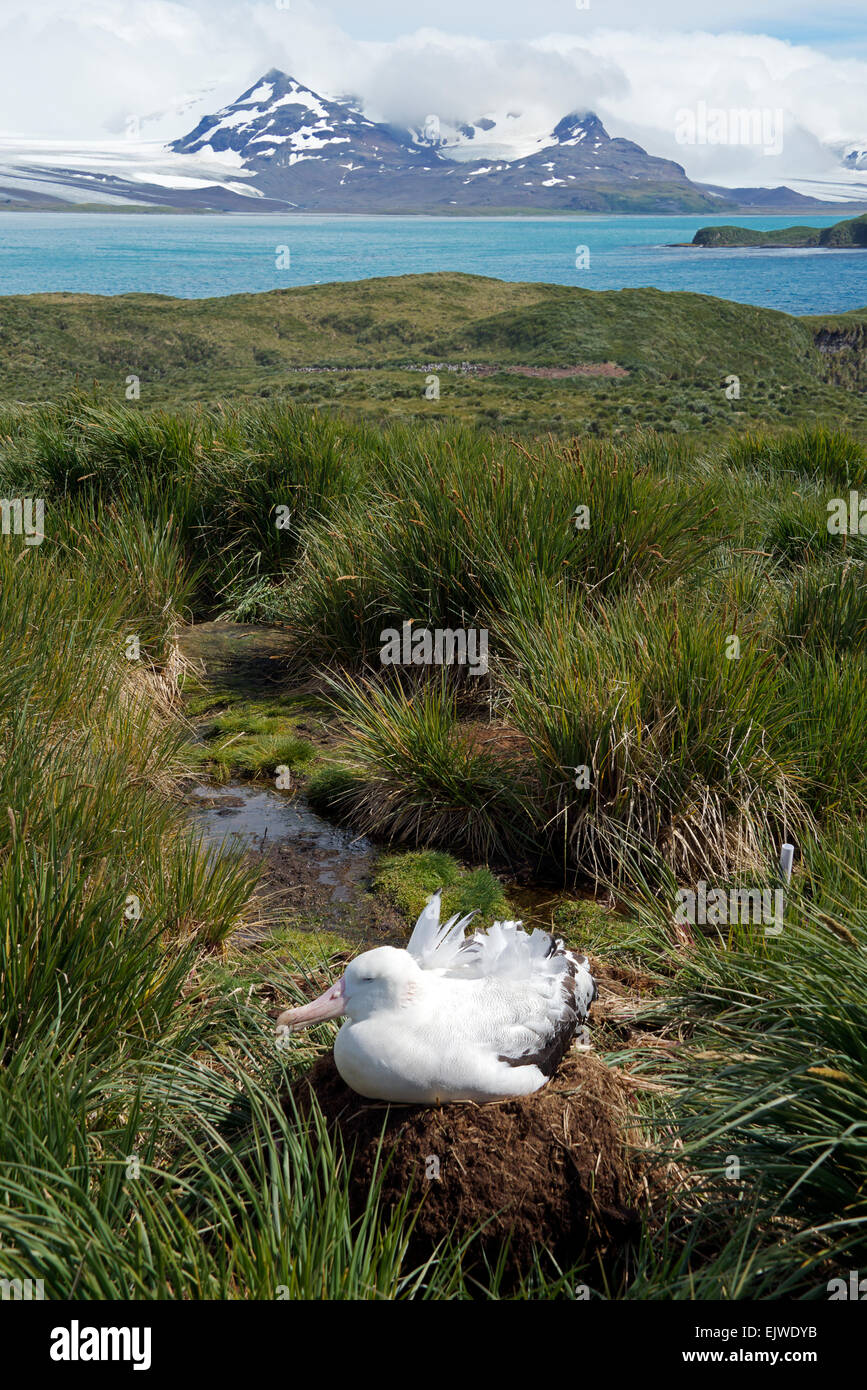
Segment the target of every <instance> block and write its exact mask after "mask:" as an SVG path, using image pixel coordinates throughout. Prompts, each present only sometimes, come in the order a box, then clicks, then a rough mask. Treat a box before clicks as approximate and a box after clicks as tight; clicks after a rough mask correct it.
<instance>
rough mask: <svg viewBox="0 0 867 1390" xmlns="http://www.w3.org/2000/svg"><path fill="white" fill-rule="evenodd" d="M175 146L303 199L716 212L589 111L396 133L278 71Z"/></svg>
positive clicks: (363, 204)
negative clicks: (550, 120) (547, 124)
mask: <svg viewBox="0 0 867 1390" xmlns="http://www.w3.org/2000/svg"><path fill="white" fill-rule="evenodd" d="M172 149H173V150H174V151H175V152H176V153H178V154H183V155H187V156H190V155H200V156H207V157H209V158H212V159H218V158H219V159H221V160H224V161H225V160H229V161H231V162H233V163H234V164H235V167H237V168H238V169H239V170H241V169H243V170H244V172H245V173H247V174H248V175H252V176H253V177H252V182H253V183H254V184H255V187H256V189H257V190H258V191H259V192H260V193H262V194H264V195H265V196H266V197H268V198H269V199H272V200H275V199H276V200H280V199H284V200H285V201H286V202H287V203H289V204H290V205H291V206H293V207H297V208H309V209H317V210H329V211H347V210H352V211H361V210H370V211H372V210H386V211H422V210H427V211H436V210H443V211H449V210H452V209H461V208H467V209H468V208H473V207H476V208H494V207H501V208H514V209H527V210H530V209H534V208H540V209H543V210H548V209H552V210H556V209H560V208H563V209H565V208H581V209H588V210H598V211H604V210H606V209H618V208H621V207H623V208H624V209H625V208H640V207H648V206H651V205H652V206H653V207H654V208H657V209H659V210H667V209H671V210H673V211H686V210H693V209H694V210H699V209H702V208H705V207H707V208H709V207H711V206H713V207H714V210H715V211H716V210H718V209H719V200H718V199H717V200H715V201H714V200H712V199H711V198H710V196H709V195H708V194H706V193H704V192H703V191H702V190H701V189H699V188H698V187H696V185H694V184H691V183H690V181H689V179H688V178H687V177H686V174H685V173H684V171H683V169H682V168H681V166H680V165H679V164H675V163H674V162H673V161H671V160H664V159H656V158H654V157H653V156H652V155H649V154H647V153H646V151H644V150H643V149H641V147H640V146H639V145H635V144H633V143H632V142H631V141H629V140H616V139H615V140H612V139H611V137H610V136H609V135H608V132H607V131H606V130H605V127H604V126H603V124H602V122H601V121H600V120H599V118H598V116H595V115H594V114H593V113H592V112H588V113H586V114H579V113H577V112H575V113H572V114H570V115H568V116H566V117H564V119H563V120H562V121H560V122H559V124H558V125H556V126H555V127H554V129H553V130H551V129H548V130H544V129H542V130H540V128H539V117H538V115H536V116H534V115H533V113H529V115H524V114H522V113H521V112H518V111H509V112H505V113H502V114H500V115H496V114H491V115H490V116H480V117H477V118H475V120H474V121H473V122H472V123H469V122H466V123H464V122H459V121H452V122H451V123H448V122H443V121H442V120H440V119H439V118H438V117H437V116H430V117H428V119H427V120H426V121H425V122H424V124H423V126H422V127H421V128H419V129H411V130H398V129H396V128H395V127H392V126H387V125H385V124H382V123H379V122H376V121H372V120H370V119H369V118H368V117H367V116H366V115H365V114H364V112H363V110H362V109H361V106H360V104H359V103H358V102H353V101H351V100H346V99H343V100H335V99H332V98H328V97H325V96H323V95H321V94H320V93H318V92H315V91H312V90H311V89H310V88H309V87H305V86H304V85H303V84H302V83H300V82H298V81H297V80H296V79H295V78H293V77H290V76H288V75H287V74H286V73H282V72H279V71H277V70H276V69H272V70H271V71H270V72H268V73H266V74H265V76H264V77H262V78H261V79H260V81H259V82H257V83H256V84H255V85H254V86H252V87H250V88H249V89H248V90H247V91H246V92H244V93H243V95H242V96H241V97H239V99H238V100H237V101H236V102H233V103H231V105H229V106H225V107H223V108H222V110H220V111H217V112H216V113H215V114H214V115H213V116H205V117H204V118H203V119H202V120H201V121H200V122H199V124H198V125H197V126H196V128H195V130H193V131H191V132H190V133H189V135H186V136H183V137H182V138H181V139H179V140H175V141H174V142H173V145H172ZM501 151H504V152H505V153H502V154H501V153H500V152H501Z"/></svg>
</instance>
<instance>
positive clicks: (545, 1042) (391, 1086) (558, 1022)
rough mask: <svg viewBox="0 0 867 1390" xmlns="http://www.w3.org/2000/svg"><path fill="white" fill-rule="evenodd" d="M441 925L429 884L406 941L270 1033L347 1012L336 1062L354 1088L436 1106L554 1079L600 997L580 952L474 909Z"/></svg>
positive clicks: (354, 969)
mask: <svg viewBox="0 0 867 1390" xmlns="http://www.w3.org/2000/svg"><path fill="white" fill-rule="evenodd" d="M475 915H476V914H475V913H470V914H469V916H467V917H462V918H460V919H458V917H452V918H451V919H450V921H448V922H446V923H444V924H443V925H440V894H439V892H437V893H434V895H433V897H432V898H431V899H430V900H429V902H428V904H427V906H426V907H425V909H424V911H423V912H422V914H421V916H420V917H419V919H418V921H417V922H416V924H415V928H414V930H413V933H412V936H411V937H410V939H409V941H408V942H407V946H406V950H398V949H397V948H395V947H394V946H379V947H377V948H376V949H375V950H373V951H365V952H363V954H362V955H360V956H356V958H355V959H354V960H353V961H350V963H349V965H348V966H347V968H346V973H345V974H344V975H343V976H342V977H341V979H339V980H338V981H337V982H336V984H334V985H332V987H331V988H330V989H329V990H326V992H325V993H324V994H323V995H321V996H320V998H319V999H315V1000H314V1001H313V1002H312V1003H311V1004H304V1005H302V1007H301V1008H297V1009H287V1010H286V1011H285V1012H284V1013H282V1014H281V1015H280V1017H279V1018H278V1020H277V1028H278V1031H280V1032H281V1033H283V1034H285V1033H286V1031H287V1030H288V1029H295V1028H303V1027H305V1026H306V1025H307V1024H310V1023H321V1022H323V1021H324V1020H325V1019H329V1018H339V1017H341V1016H343V1015H345V1016H346V1021H345V1022H344V1024H343V1025H342V1027H341V1029H340V1031H339V1032H338V1034H337V1039H336V1041H335V1044H334V1062H335V1065H336V1067H337V1070H338V1071H339V1073H340V1075H341V1076H342V1078H343V1080H344V1081H345V1082H346V1084H347V1086H350V1087H351V1088H352V1090H353V1091H357V1092H358V1094H359V1095H362V1096H367V1097H368V1098H370V1099H372V1100H388V1101H403V1102H410V1103H412V1102H414V1103H420V1104H427V1105H431V1104H434V1105H439V1104H442V1103H444V1102H446V1101H468V1100H469V1101H479V1102H481V1101H493V1100H505V1099H507V1098H508V1097H510V1096H524V1095H529V1094H530V1093H531V1092H532V1091H538V1090H539V1088H540V1086H544V1085H545V1082H546V1081H547V1080H548V1079H549V1077H551V1076H552V1075H553V1074H554V1072H555V1070H556V1069H557V1067H558V1065H559V1064H560V1061H561V1060H562V1058H563V1056H564V1055H565V1053H566V1052H567V1051H568V1049H569V1047H570V1045H571V1043H572V1041H573V1038H574V1037H575V1034H576V1032H577V1031H578V1029H579V1028H580V1027H581V1025H582V1024H583V1023H584V1021H585V1019H586V1018H587V1016H588V1014H589V1012H590V1005H591V1004H592V1002H593V1000H594V999H595V998H596V982H595V980H594V979H593V976H592V975H591V974H590V969H589V967H588V963H587V961H586V959H585V958H584V957H581V956H576V955H573V954H572V952H571V951H567V950H566V948H565V947H564V945H563V942H562V941H560V940H559V938H556V937H553V936H550V935H549V934H548V932H544V931H538V930H536V931H532V932H530V933H527V932H525V931H524V930H523V928H522V926H521V923H520V922H495V923H494V924H493V926H492V927H491V928H490V930H489V931H487V932H479V931H475V932H473V934H472V936H470V937H469V938H465V935H464V932H465V929H466V927H467V925H468V923H469V922H470V921H471V920H472V918H473V917H474V916H475Z"/></svg>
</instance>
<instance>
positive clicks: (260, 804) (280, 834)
mask: <svg viewBox="0 0 867 1390" xmlns="http://www.w3.org/2000/svg"><path fill="white" fill-rule="evenodd" d="M189 796H190V801H191V803H192V806H193V808H194V811H193V814H194V818H195V822H196V825H197V826H198V827H199V828H200V829H201V830H202V833H203V835H204V838H205V841H206V842H207V843H208V844H212V845H221V844H226V843H228V844H233V845H242V846H243V847H244V848H245V849H247V850H251V851H258V852H259V853H261V854H264V853H265V852H266V851H273V850H276V851H277V852H278V854H280V853H282V854H284V855H285V856H287V857H291V858H293V860H294V859H295V857H296V856H297V855H303V856H304V859H305V861H306V866H307V868H308V870H309V871H312V872H311V873H310V876H311V877H313V878H315V881H316V882H317V883H318V884H319V885H321V886H322V887H323V888H324V889H327V890H329V891H328V897H329V899H330V901H331V902H350V901H351V900H352V897H353V889H354V888H355V887H357V886H358V885H359V884H360V883H362V882H363V881H364V880H365V879H366V878H368V877H369V876H370V873H371V871H372V869H373V865H374V863H375V860H376V850H375V848H374V846H373V845H372V844H371V842H370V841H369V840H367V839H365V838H364V836H363V835H358V834H356V833H355V832H354V831H352V830H345V829H343V828H342V827H341V826H336V825H332V824H331V823H330V822H329V821H326V820H323V819H322V817H321V816H318V815H317V814H316V812H315V811H313V810H311V808H310V807H309V806H308V805H306V803H305V802H304V801H303V800H301V799H298V800H296V799H294V798H290V797H289V796H287V795H286V794H285V793H281V792H278V791H274V790H272V789H271V788H269V787H262V786H261V785H257V784H255V783H250V782H240V781H230V782H227V783H223V784H221V785H219V786H211V785H206V784H198V785H196V786H194V787H192V788H191V789H190V793H189Z"/></svg>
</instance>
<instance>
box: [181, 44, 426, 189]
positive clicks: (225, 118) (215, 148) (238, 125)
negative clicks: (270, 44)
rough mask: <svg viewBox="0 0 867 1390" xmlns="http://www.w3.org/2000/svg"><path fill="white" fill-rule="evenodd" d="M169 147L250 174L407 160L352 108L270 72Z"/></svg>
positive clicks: (401, 146)
mask: <svg viewBox="0 0 867 1390" xmlns="http://www.w3.org/2000/svg"><path fill="white" fill-rule="evenodd" d="M172 149H173V150H175V151H176V152H177V153H179V154H198V155H205V156H210V157H212V158H218V159H220V160H221V161H223V162H226V161H227V160H229V161H232V162H235V161H237V162H239V163H240V164H242V165H244V166H245V167H246V168H248V169H253V170H257V169H264V168H267V169H291V168H292V167H293V166H294V165H296V164H300V163H302V162H304V161H305V160H319V161H321V160H328V161H331V160H336V161H337V162H338V164H342V165H343V166H344V167H347V166H348V165H350V164H352V165H356V164H362V165H375V166H382V165H384V164H386V163H394V162H395V161H396V162H398V163H402V162H404V161H405V160H406V159H407V158H408V157H409V158H410V159H411V158H412V151H411V150H410V149H409V148H408V146H407V144H406V142H405V141H402V140H400V139H396V138H395V137H394V136H393V135H392V133H391V132H390V131H389V130H388V129H387V128H386V127H385V126H382V125H377V124H376V123H375V122H374V121H369V120H368V119H367V117H366V116H364V115H363V113H362V112H361V110H360V109H359V107H358V106H357V105H354V104H352V103H350V102H347V101H333V100H330V99H328V98H327V97H322V96H320V95H319V94H318V93H317V92H313V91H311V90H310V88H309V87H304V86H302V84H301V83H300V82H296V80H295V78H293V77H289V76H287V74H286V73H284V72H279V71H278V70H277V69H276V68H272V69H271V71H270V72H267V73H266V74H265V76H264V77H262V78H261V79H260V80H259V82H257V83H256V84H255V86H253V87H250V89H249V90H248V91H246V92H244V94H243V95H242V96H240V97H239V98H238V100H237V101H235V102H232V104H231V106H224V107H223V109H222V110H221V111H218V112H217V113H216V114H215V115H213V116H205V117H203V119H202V120H201V121H200V122H199V124H198V125H197V126H196V128H195V130H193V131H191V132H190V134H189V135H185V136H183V137H182V138H181V139H180V140H175V141H173V142H172ZM415 162H417V163H421V161H420V160H416V161H415Z"/></svg>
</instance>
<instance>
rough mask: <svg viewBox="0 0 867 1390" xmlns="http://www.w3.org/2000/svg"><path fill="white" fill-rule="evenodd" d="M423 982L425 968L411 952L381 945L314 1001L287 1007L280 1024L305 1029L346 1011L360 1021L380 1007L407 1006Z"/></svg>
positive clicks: (353, 964)
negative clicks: (299, 1006)
mask: <svg viewBox="0 0 867 1390" xmlns="http://www.w3.org/2000/svg"><path fill="white" fill-rule="evenodd" d="M420 982H421V970H420V969H419V967H418V965H417V964H416V962H415V961H414V960H413V958H412V956H411V955H410V954H409V952H408V951H399V950H397V948H396V947H394V946H377V947H376V949H375V950H373V951H364V952H363V953H362V954H361V955H360V956H356V957H355V960H353V961H350V963H349V965H348V966H347V967H346V974H345V975H342V976H341V978H340V979H339V980H338V981H337V982H336V983H335V984H333V985H332V986H331V988H330V989H327V990H326V991H325V993H324V994H321V995H320V996H319V998H318V999H314V1000H313V1002H312V1003H311V1004H303V1005H302V1006H301V1008H299V1009H286V1011H285V1012H284V1013H282V1014H281V1015H280V1017H279V1018H278V1020H277V1026H278V1028H279V1027H289V1028H304V1027H305V1026H306V1025H307V1024H308V1023H322V1022H324V1020H325V1019H327V1018H340V1016H341V1015H342V1014H346V1015H347V1017H348V1018H351V1019H353V1020H354V1021H356V1022H357V1021H358V1020H359V1019H362V1018H369V1017H370V1015H371V1014H374V1013H377V1012H378V1011H379V1010H380V1009H388V1008H403V1007H405V1006H406V1005H407V1004H409V1003H411V1002H412V1000H413V999H414V998H415V996H416V994H417V993H418V989H419V985H420Z"/></svg>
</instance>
